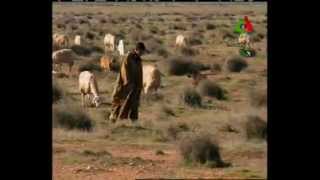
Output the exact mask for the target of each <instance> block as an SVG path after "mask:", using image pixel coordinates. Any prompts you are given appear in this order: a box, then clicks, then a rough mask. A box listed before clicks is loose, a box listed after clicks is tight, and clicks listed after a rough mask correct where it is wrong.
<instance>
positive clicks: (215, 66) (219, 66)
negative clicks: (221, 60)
mask: <svg viewBox="0 0 320 180" xmlns="http://www.w3.org/2000/svg"><path fill="white" fill-rule="evenodd" d="M211 70H212V71H215V72H221V71H222V67H221V65H220V64H218V63H214V64H213V65H212V67H211Z"/></svg>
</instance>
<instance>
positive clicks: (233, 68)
mask: <svg viewBox="0 0 320 180" xmlns="http://www.w3.org/2000/svg"><path fill="white" fill-rule="evenodd" d="M247 67H248V63H247V62H246V61H245V60H244V59H242V58H241V57H233V58H231V59H229V60H227V63H226V68H227V69H228V70H229V71H230V72H240V71H242V70H243V69H245V68H247Z"/></svg>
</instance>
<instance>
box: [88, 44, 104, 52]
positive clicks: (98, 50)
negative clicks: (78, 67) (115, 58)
mask: <svg viewBox="0 0 320 180" xmlns="http://www.w3.org/2000/svg"><path fill="white" fill-rule="evenodd" d="M90 51H91V53H94V52H96V53H101V54H103V53H104V49H103V48H101V47H99V46H91V47H90Z"/></svg>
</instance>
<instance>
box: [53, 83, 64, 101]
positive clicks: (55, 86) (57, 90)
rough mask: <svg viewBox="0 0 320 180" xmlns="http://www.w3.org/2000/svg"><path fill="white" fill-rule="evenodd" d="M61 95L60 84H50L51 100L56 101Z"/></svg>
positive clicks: (62, 92) (62, 94)
mask: <svg viewBox="0 0 320 180" xmlns="http://www.w3.org/2000/svg"><path fill="white" fill-rule="evenodd" d="M63 97H64V91H63V89H62V88H61V86H60V85H59V84H58V83H56V82H53V84H52V102H53V103H56V102H57V101H59V100H60V99H62V98H63Z"/></svg>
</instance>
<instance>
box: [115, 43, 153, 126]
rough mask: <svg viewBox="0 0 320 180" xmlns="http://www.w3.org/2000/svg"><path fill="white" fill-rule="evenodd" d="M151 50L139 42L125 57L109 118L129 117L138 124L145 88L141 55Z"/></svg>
mask: <svg viewBox="0 0 320 180" xmlns="http://www.w3.org/2000/svg"><path fill="white" fill-rule="evenodd" d="M146 52H149V51H148V50H147V49H146V47H145V45H144V43H142V42H138V43H137V45H136V47H135V49H134V50H132V51H130V52H129V53H128V54H127V56H126V58H124V59H123V61H122V63H121V67H120V73H119V75H118V77H117V82H116V86H115V88H114V91H113V94H112V112H111V114H110V116H109V119H110V120H111V121H112V122H113V123H114V122H116V121H117V119H128V118H130V120H131V121H132V123H133V124H137V120H138V110H139V104H140V94H141V90H142V89H143V79H142V78H143V74H142V62H141V57H140V56H142V55H143V54H145V53H146Z"/></svg>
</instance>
